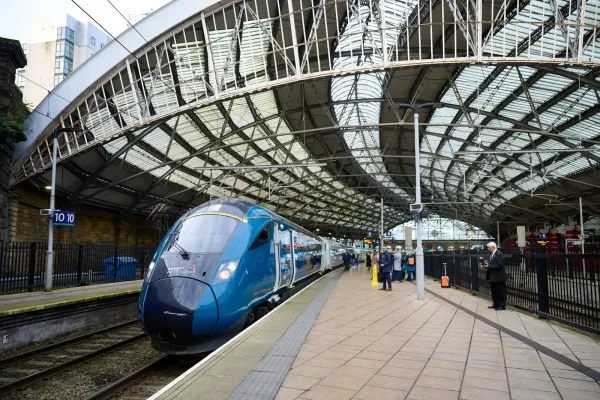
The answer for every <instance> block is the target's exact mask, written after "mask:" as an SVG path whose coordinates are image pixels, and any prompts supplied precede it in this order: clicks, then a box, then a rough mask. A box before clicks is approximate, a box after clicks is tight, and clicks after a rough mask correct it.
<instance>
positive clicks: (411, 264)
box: [404, 250, 417, 282]
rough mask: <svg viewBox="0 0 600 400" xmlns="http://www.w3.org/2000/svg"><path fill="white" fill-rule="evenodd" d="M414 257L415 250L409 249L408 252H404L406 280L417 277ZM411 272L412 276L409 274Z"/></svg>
mask: <svg viewBox="0 0 600 400" xmlns="http://www.w3.org/2000/svg"><path fill="white" fill-rule="evenodd" d="M416 264H417V263H416V259H415V252H414V250H411V251H409V252H408V254H406V257H405V260H404V270H405V271H406V280H407V281H409V282H410V281H412V280H413V279H417V278H416V276H415V271H416V270H417V265H416ZM411 274H412V276H411Z"/></svg>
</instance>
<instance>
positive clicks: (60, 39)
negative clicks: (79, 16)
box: [16, 14, 110, 107]
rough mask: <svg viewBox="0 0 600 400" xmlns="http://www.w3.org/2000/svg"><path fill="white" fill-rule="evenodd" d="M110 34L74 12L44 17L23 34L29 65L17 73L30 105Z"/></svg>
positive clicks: (38, 101) (102, 44) (39, 99)
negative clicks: (83, 19)
mask: <svg viewBox="0 0 600 400" xmlns="http://www.w3.org/2000/svg"><path fill="white" fill-rule="evenodd" d="M109 40H110V37H109V36H108V35H107V34H106V33H104V32H103V31H102V30H100V29H98V28H97V27H96V26H95V25H93V24H91V23H90V22H80V21H78V20H76V19H75V18H73V17H72V16H71V15H69V14H66V15H65V16H62V17H58V18H57V17H49V18H45V19H43V20H41V21H39V22H38V23H36V24H34V26H33V28H32V29H31V30H30V31H29V32H28V33H27V35H25V37H24V38H22V40H21V43H22V46H23V51H24V52H25V55H26V56H27V67H26V68H24V69H20V70H18V71H17V74H16V84H17V86H19V88H20V89H21V91H22V92H23V100H24V101H25V103H27V104H29V105H30V106H31V107H36V106H37V105H38V104H39V103H40V101H42V99H43V98H44V97H45V96H46V95H47V94H48V92H47V90H46V89H48V90H51V89H52V88H54V87H55V86H56V85H58V84H59V83H60V82H62V80H63V79H64V78H65V77H66V76H67V75H69V74H70V73H71V72H73V70H74V69H76V68H77V67H79V66H80V65H81V64H83V63H84V62H85V61H86V60H87V59H88V58H90V57H91V56H93V55H94V54H95V53H96V52H97V51H99V50H100V49H101V48H102V47H104V46H105V45H106V43H108V41H109Z"/></svg>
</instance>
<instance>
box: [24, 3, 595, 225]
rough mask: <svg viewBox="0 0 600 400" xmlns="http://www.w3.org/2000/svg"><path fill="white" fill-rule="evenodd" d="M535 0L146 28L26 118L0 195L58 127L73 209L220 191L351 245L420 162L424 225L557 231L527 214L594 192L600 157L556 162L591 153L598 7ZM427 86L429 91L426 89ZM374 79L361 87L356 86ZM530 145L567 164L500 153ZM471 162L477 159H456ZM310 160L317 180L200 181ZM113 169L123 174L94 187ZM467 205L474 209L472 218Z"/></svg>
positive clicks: (404, 189) (403, 208)
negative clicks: (62, 102) (400, 88)
mask: <svg viewBox="0 0 600 400" xmlns="http://www.w3.org/2000/svg"><path fill="white" fill-rule="evenodd" d="M540 4H541V3H530V2H529V1H525V0H523V1H517V2H515V1H510V0H499V1H494V2H491V3H490V2H484V1H482V0H465V1H456V0H397V1H396V0H360V1H359V0H320V1H306V0H298V1H287V2H286V1H278V0H261V1H231V2H224V3H220V4H219V5H216V6H212V7H210V8H209V9H207V10H206V11H205V12H202V13H200V14H199V15H196V16H190V19H188V20H187V22H186V23H185V24H184V25H182V26H174V27H172V28H171V29H170V30H169V31H168V32H156V34H155V38H154V39H151V40H150V45H147V46H144V47H142V48H140V49H138V50H137V51H135V52H134V54H135V57H127V58H125V59H124V60H123V61H122V63H121V64H119V65H117V66H116V67H114V68H111V69H110V71H107V72H106V74H105V76H104V77H103V79H101V80H100V81H99V82H97V83H95V84H94V85H92V86H90V87H88V88H86V89H85V90H84V91H83V92H82V93H81V95H80V96H77V97H76V99H75V100H74V101H72V102H71V103H70V104H68V105H67V106H66V107H65V108H64V109H63V110H62V112H60V114H59V115H57V116H55V117H54V118H52V116H49V118H47V120H46V121H44V120H43V119H42V120H41V121H42V122H41V123H40V120H39V119H40V118H44V116H43V115H38V114H37V113H36V114H33V115H32V119H34V120H35V126H36V127H39V126H42V127H43V128H42V129H41V130H39V129H38V131H36V132H34V133H32V134H34V135H36V137H35V138H34V139H35V140H34V141H33V142H32V144H31V145H30V146H29V148H27V149H26V150H25V151H24V152H22V153H21V154H19V157H18V159H17V162H16V163H15V164H14V167H13V171H12V172H13V181H12V183H13V184H16V183H19V182H22V181H24V180H27V179H42V180H43V179H45V178H44V174H45V173H46V171H47V170H48V168H49V167H50V165H51V152H50V146H49V137H50V135H51V133H52V131H53V130H54V129H55V128H57V127H58V126H62V127H69V126H75V127H79V128H83V129H84V130H85V131H84V133H73V132H65V133H62V134H61V135H60V137H59V149H58V161H59V163H60V165H62V166H64V168H65V169H68V170H69V171H70V172H71V174H72V175H73V176H75V177H76V178H77V179H78V181H79V184H78V188H77V189H76V190H75V191H74V192H72V193H70V194H68V197H69V201H70V202H71V203H79V202H89V203H96V204H100V203H102V204H104V203H106V204H109V203H107V202H106V196H107V194H108V193H117V194H118V193H121V194H122V195H123V196H125V194H126V193H127V194H128V196H127V201H126V202H125V203H121V202H117V203H119V204H118V205H117V204H115V205H114V206H115V207H119V208H122V209H124V210H125V212H140V211H144V210H154V209H155V208H156V207H157V205H159V204H163V203H164V202H171V204H174V205H178V207H180V208H184V207H186V206H188V205H193V204H196V203H197V202H198V201H201V200H203V199H204V198H205V197H206V196H207V195H213V194H214V195H218V196H238V197H242V198H247V199H250V200H252V201H255V202H258V203H260V204H264V205H265V206H267V207H269V208H271V209H273V210H275V211H277V212H280V213H282V214H284V215H287V216H289V217H291V218H294V219H295V220H299V221H307V223H308V222H310V223H317V224H320V225H321V226H331V227H335V226H338V227H339V226H344V227H345V229H347V231H346V232H351V231H352V230H354V232H355V233H357V234H358V232H361V231H363V230H366V229H368V230H376V226H377V223H376V222H375V221H376V220H377V215H378V212H379V211H378V209H377V203H378V200H379V198H381V197H383V198H384V199H385V204H386V206H385V208H386V209H385V212H386V220H387V223H389V225H388V226H387V227H386V228H389V227H392V226H394V225H393V224H399V223H401V222H403V221H406V220H409V219H410V218H411V216H410V214H409V213H408V212H407V206H408V204H409V203H410V202H411V201H412V200H411V199H412V196H413V194H412V192H413V187H414V178H413V175H411V173H410V171H411V170H412V167H411V164H412V165H414V162H419V163H420V164H421V169H422V175H421V177H420V179H421V184H422V186H423V190H424V193H425V195H426V196H428V198H429V200H430V201H432V202H446V203H452V202H454V203H455V204H454V205H452V204H445V205H437V206H436V210H435V211H436V212H438V213H439V215H442V216H448V217H453V216H457V215H458V216H460V217H461V218H462V219H463V220H464V221H467V222H470V223H474V224H476V225H477V226H480V227H482V228H486V229H487V228H489V227H490V226H491V225H492V223H491V222H489V221H491V220H492V219H495V220H498V219H502V220H506V219H509V220H515V221H518V220H519V219H522V218H523V217H522V215H525V214H527V217H531V216H532V215H533V218H536V219H539V220H540V221H547V220H553V221H556V222H557V223H562V222H564V216H562V215H561V213H560V212H559V211H558V210H557V207H550V209H552V210H549V211H544V212H540V211H536V209H539V208H540V207H541V206H543V204H545V202H546V201H547V199H545V198H544V197H543V196H547V195H548V193H549V194H552V195H554V196H556V198H555V199H554V201H555V202H558V203H559V204H560V203H561V198H563V197H565V198H566V197H568V196H567V194H566V193H565V192H567V191H570V192H571V194H573V193H582V194H585V195H586V196H590V198H592V197H593V196H594V195H595V194H596V193H597V191H598V189H600V177H599V176H598V174H597V172H596V167H597V165H598V163H600V155H597V154H595V152H594V151H582V152H581V153H573V152H572V150H573V149H575V150H576V149H578V148H579V149H594V148H595V147H597V146H598V144H600V135H597V134H595V133H593V132H589V127H590V125H588V121H589V124H592V125H591V126H593V124H596V123H597V122H596V119H598V120H599V121H598V122H600V118H598V115H599V113H600V95H598V93H597V91H598V90H599V89H600V83H599V82H598V81H597V80H596V79H597V78H598V77H599V76H600V65H599V64H598V59H599V58H600V51H598V50H597V49H596V47H597V46H596V42H597V40H598V37H597V36H598V25H597V23H598V15H599V14H600V5H598V4H596V2H592V1H585V0H570V1H565V0H563V1H557V0H553V1H551V2H548V4H547V5H545V6H544V5H540ZM432 16H433V20H432V19H431V18H432ZM532 16H535V18H532ZM92 62H93V60H92ZM415 71H416V72H417V74H416V77H415V79H414V81H413V82H412V85H410V87H409V89H405V90H404V92H401V93H398V92H397V91H396V86H395V85H397V83H396V78H397V77H399V76H401V75H403V74H404V73H411V72H412V73H414V72H415ZM440 72H442V74H441V75H442V76H444V79H445V80H446V84H445V85H443V86H441V87H439V88H438V89H437V91H435V93H434V94H432V90H436V89H435V88H436V86H435V85H434V84H433V83H432V82H433V81H432V78H433V77H434V76H437V77H439V76H440ZM551 82H556V87H555V88H553V87H550V88H549V87H548V85H549V84H550V85H551ZM68 83H69V79H67V80H66V81H65V83H64V84H65V85H67V84H68ZM344 85H348V86H347V91H346V92H343V91H344V90H346V88H345V86H344ZM373 85H375V86H377V87H378V89H377V90H375V91H369V90H371V89H372V86H373ZM338 88H341V89H338ZM339 90H342V92H343V93H344V95H343V96H340V95H338V94H336V91H338V92H339ZM591 96H593V102H590V98H592V97H591ZM299 97H301V99H299ZM423 98H427V99H429V100H435V101H439V102H440V103H442V105H443V108H440V109H436V110H433V111H430V112H429V113H428V115H427V118H426V119H425V121H426V122H425V123H424V124H423V125H422V126H421V127H420V129H421V133H422V135H421V143H420V146H421V148H422V150H423V151H422V152H421V154H422V156H421V160H414V158H411V157H410V154H411V150H410V148H408V149H407V150H404V149H403V147H402V146H404V147H406V144H405V143H403V144H402V146H401V145H400V144H399V143H398V142H397V141H396V140H395V139H394V138H396V137H399V138H402V135H403V134H402V131H403V129H404V126H406V125H409V123H407V122H406V121H407V120H408V119H407V116H408V113H401V112H397V111H395V112H394V114H393V115H390V114H389V112H387V111H386V109H387V106H388V105H389V104H391V103H394V102H409V103H414V102H416V101H418V100H419V99H423ZM40 107H43V105H41V106H40ZM386 113H387V114H386ZM390 121H391V122H390ZM32 126H33V125H32ZM384 137H385V138H386V139H385V140H384ZM368 138H373V140H372V141H371V140H367V139H368ZM400 141H401V140H400ZM547 148H557V149H569V150H571V151H569V152H564V153H561V154H557V155H554V156H552V155H550V156H545V155H544V154H543V153H538V154H534V155H532V156H531V158H530V157H529V156H523V155H520V154H513V155H511V154H509V150H511V149H513V150H514V149H521V150H536V149H547ZM472 149H479V150H481V151H482V152H483V154H482V155H477V154H475V155H472V156H466V155H457V154H456V153H457V152H461V154H463V153H464V152H465V150H472ZM486 150H487V151H491V150H506V151H507V153H506V154H499V155H498V154H494V155H485V151H486ZM90 152H96V153H98V154H100V155H101V156H102V158H103V160H104V163H103V164H102V165H97V166H96V167H95V168H93V169H87V170H86V169H85V168H82V167H80V166H79V165H77V160H78V159H79V158H81V157H86V155H89V154H91V153H90ZM575 157H579V158H582V159H585V162H586V164H585V165H583V164H581V163H579V162H578V161H576V158H575ZM315 161H318V162H325V163H327V166H326V167H312V168H308V167H298V168H293V169H289V170H287V169H286V170H268V171H252V172H248V171H244V170H239V171H235V170H233V171H227V172H216V173H215V172H211V171H210V168H211V167H215V166H219V165H240V166H248V165H256V164H259V165H260V164H264V163H269V164H285V163H302V162H315ZM569 165H571V166H573V167H572V168H569ZM115 166H118V167H119V168H125V169H126V170H127V171H128V173H127V174H125V176H122V175H120V176H119V178H111V176H110V175H111V171H112V169H111V168H114V167H115ZM139 179H144V182H147V183H146V184H145V186H144V187H143V188H142V189H140V188H139V185H137V184H135V185H133V184H132V183H134V182H137V181H136V180H139ZM165 188H168V192H166V193H165ZM567 188H568V190H567ZM65 194H66V193H65ZM527 199H528V200H527ZM476 201H480V202H481V204H471V203H472V202H476ZM461 202H462V204H461ZM564 205H565V208H566V209H571V208H573V206H571V205H568V204H567V203H566V202H565V203H564ZM587 211H588V212H589V214H590V215H592V214H594V213H596V212H597V211H596V210H595V209H594V208H593V207H591V206H590V207H588V209H587ZM486 221H488V222H486ZM338 230H339V229H338ZM360 236H362V234H360Z"/></svg>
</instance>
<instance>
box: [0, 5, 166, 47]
mask: <svg viewBox="0 0 600 400" xmlns="http://www.w3.org/2000/svg"><path fill="white" fill-rule="evenodd" d="M75 1H76V2H77V3H78V4H79V5H80V6H81V7H82V8H83V9H84V10H86V11H87V12H88V13H89V14H90V15H91V16H92V17H94V19H96V20H97V21H98V22H99V23H100V24H101V25H102V26H104V28H105V29H106V30H107V31H108V32H107V33H109V34H111V35H114V36H117V35H118V34H119V33H121V32H123V31H124V30H125V29H126V28H127V23H126V22H125V20H124V19H123V18H122V17H121V16H120V15H119V14H118V13H117V12H116V11H115V9H114V8H113V7H112V6H111V5H110V4H109V2H108V0H75ZM170 1H171V0H111V2H112V4H114V5H115V7H117V8H118V9H119V11H120V12H121V13H122V14H123V15H125V16H126V17H127V16H128V15H129V14H138V15H139V14H143V13H147V12H150V11H151V10H154V11H156V10H157V9H159V8H160V7H162V6H163V5H165V4H167V3H169V2H170ZM0 9H1V10H2V12H0V37H6V38H10V39H17V40H23V38H24V37H26V33H27V31H28V29H30V28H31V27H32V26H34V25H35V24H36V22H37V21H39V20H40V19H41V18H43V17H47V16H62V15H65V14H71V15H72V16H73V17H75V19H77V20H79V21H81V22H85V21H88V20H90V19H89V18H88V17H87V15H85V14H84V13H83V12H82V11H81V10H80V9H79V8H78V7H77V6H76V5H75V4H74V3H73V2H72V1H71V0H0ZM90 22H92V23H93V24H94V22H93V21H90ZM94 25H96V24H94Z"/></svg>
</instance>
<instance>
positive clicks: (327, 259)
mask: <svg viewBox="0 0 600 400" xmlns="http://www.w3.org/2000/svg"><path fill="white" fill-rule="evenodd" d="M329 246H330V245H329V243H328V242H326V241H324V240H321V248H322V249H323V251H322V254H323V256H322V257H323V258H322V261H321V271H325V270H327V269H329V266H330V265H331V254H329V253H330V250H329Z"/></svg>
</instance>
